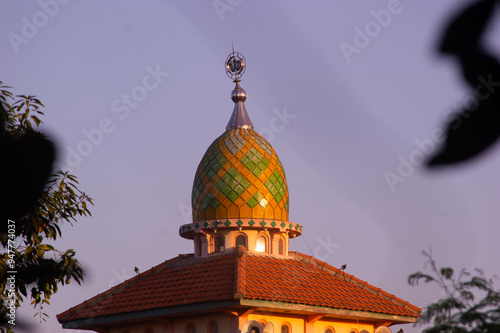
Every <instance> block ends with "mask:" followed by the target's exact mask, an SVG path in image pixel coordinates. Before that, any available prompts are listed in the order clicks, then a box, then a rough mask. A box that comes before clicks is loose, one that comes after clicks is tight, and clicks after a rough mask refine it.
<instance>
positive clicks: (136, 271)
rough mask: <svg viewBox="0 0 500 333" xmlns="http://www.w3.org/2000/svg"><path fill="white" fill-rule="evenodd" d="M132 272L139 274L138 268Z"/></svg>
mask: <svg viewBox="0 0 500 333" xmlns="http://www.w3.org/2000/svg"><path fill="white" fill-rule="evenodd" d="M134 272H135V274H139V268H137V266H136V267H134Z"/></svg>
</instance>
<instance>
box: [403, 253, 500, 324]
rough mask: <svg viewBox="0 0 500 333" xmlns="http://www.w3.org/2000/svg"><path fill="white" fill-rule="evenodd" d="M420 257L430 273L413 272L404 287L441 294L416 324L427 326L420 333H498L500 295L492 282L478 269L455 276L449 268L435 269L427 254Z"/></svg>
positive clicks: (430, 257)
mask: <svg viewBox="0 0 500 333" xmlns="http://www.w3.org/2000/svg"><path fill="white" fill-rule="evenodd" d="M423 254H424V255H425V256H426V257H427V259H428V265H429V266H430V273H429V274H427V273H423V272H416V273H414V274H412V275H410V276H409V278H408V283H409V284H411V285H412V286H417V285H418V283H419V282H421V281H423V282H424V283H434V284H437V285H438V286H440V287H441V289H442V290H443V292H444V296H443V297H442V298H441V299H439V300H437V301H434V302H433V303H431V304H429V305H428V306H427V307H426V308H425V309H424V311H423V312H422V318H420V320H419V323H418V324H419V325H425V326H427V328H425V329H424V330H423V333H498V332H500V291H499V290H495V288H494V285H493V279H492V278H487V277H486V275H485V273H484V272H483V270H481V269H476V271H475V275H472V274H471V273H469V272H467V271H466V270H465V269H462V270H461V271H460V272H459V273H458V275H457V274H455V272H454V271H453V269H452V268H449V267H442V268H438V267H437V266H436V262H435V261H434V259H433V258H432V256H431V255H430V254H429V253H427V252H425V251H424V252H423Z"/></svg>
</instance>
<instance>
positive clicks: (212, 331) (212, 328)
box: [208, 321, 219, 333]
mask: <svg viewBox="0 0 500 333" xmlns="http://www.w3.org/2000/svg"><path fill="white" fill-rule="evenodd" d="M208 333H219V325H218V324H217V322H216V321H211V322H209V323H208Z"/></svg>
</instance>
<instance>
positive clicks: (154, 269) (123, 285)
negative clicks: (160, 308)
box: [56, 255, 185, 321]
mask: <svg viewBox="0 0 500 333" xmlns="http://www.w3.org/2000/svg"><path fill="white" fill-rule="evenodd" d="M184 258H185V257H183V256H182V255H179V256H177V257H174V258H172V259H169V260H165V261H164V262H162V263H160V264H158V265H156V266H154V267H151V268H150V269H148V270H147V271H145V272H143V273H140V274H137V275H135V276H133V277H131V278H129V279H127V280H125V281H123V282H121V283H119V284H117V285H116V286H113V287H111V288H110V289H108V290H105V291H103V292H101V293H99V294H97V295H95V296H94V297H91V298H89V299H87V300H85V301H83V303H80V304H77V305H75V306H73V307H71V308H69V309H68V310H66V311H64V312H62V313H59V314H58V315H56V318H57V320H59V321H61V320H64V317H67V316H71V315H72V314H73V313H74V312H76V311H77V310H78V311H79V310H81V309H82V308H86V307H89V306H92V305H94V304H99V303H102V302H103V301H104V300H105V299H106V298H109V297H110V296H113V295H115V294H117V293H119V292H121V291H123V290H124V289H125V288H127V287H128V286H130V285H132V284H135V283H137V282H139V281H141V280H142V279H144V278H146V277H148V276H149V275H151V274H154V273H157V272H159V271H161V270H162V269H165V267H166V266H167V264H168V263H171V262H173V261H175V260H179V259H184ZM104 304H106V303H104ZM102 305H103V304H101V306H102Z"/></svg>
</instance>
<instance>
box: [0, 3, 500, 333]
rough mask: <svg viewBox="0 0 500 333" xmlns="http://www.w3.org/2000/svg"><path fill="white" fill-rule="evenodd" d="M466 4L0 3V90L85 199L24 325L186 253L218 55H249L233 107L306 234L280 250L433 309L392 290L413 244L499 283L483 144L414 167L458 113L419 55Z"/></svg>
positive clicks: (455, 79) (226, 104)
mask: <svg viewBox="0 0 500 333" xmlns="http://www.w3.org/2000/svg"><path fill="white" fill-rule="evenodd" d="M467 2H468V1H457V0H441V1H430V0H427V1H411V0H401V1H397V0H372V1H341V0H335V1H317V2H305V1H292V0H288V1H249V0H220V1H219V0H216V1H212V0H204V1H200V0H198V1H106V2H103V1H76V0H73V1H69V0H64V1H63V0H59V1H57V2H56V0H41V1H2V2H1V3H0V38H1V42H0V59H1V61H2V66H1V68H0V80H1V81H3V82H4V84H7V85H10V86H13V87H14V89H13V91H14V93H16V94H34V95H37V96H38V97H39V98H40V99H41V100H42V101H43V103H44V104H45V106H46V109H45V113H46V116H45V117H44V118H43V120H44V122H45V125H44V131H46V132H47V133H49V134H50V135H51V136H52V137H53V138H54V139H55V140H56V142H57V144H58V147H59V157H58V161H59V163H60V164H59V165H60V166H61V167H62V168H63V169H68V168H71V169H72V173H73V174H75V175H76V176H77V177H78V178H79V180H80V188H81V189H82V190H84V191H85V192H87V193H88V194H89V195H90V196H91V197H92V198H93V199H94V202H95V207H94V208H92V213H93V216H92V217H91V218H82V219H80V220H79V222H78V223H76V224H75V225H74V226H73V227H71V226H69V225H68V226H65V227H64V228H63V237H62V239H61V240H59V241H57V242H56V244H55V245H56V247H57V248H59V249H67V248H73V249H75V250H76V251H77V256H78V258H79V259H80V261H81V262H82V264H83V265H84V266H85V268H86V269H87V278H86V281H85V284H84V285H83V286H82V287H78V286H77V285H73V284H71V285H69V286H66V287H63V288H61V289H60V290H59V292H58V293H57V294H56V295H55V296H54V297H53V298H52V305H51V306H50V307H47V308H46V309H45V310H46V312H47V313H48V314H49V315H50V318H49V319H48V321H47V323H45V324H44V325H43V326H42V327H41V328H37V329H36V331H37V332H41V333H49V332H50V333H56V332H61V331H62V329H61V326H60V325H59V324H58V323H57V321H56V318H55V315H56V314H57V313H60V312H62V311H64V310H66V309H68V308H69V307H71V306H74V305H76V304H78V303H80V302H82V301H84V300H85V299H87V298H89V297H92V296H94V295H96V294H97V293H98V292H100V291H103V290H105V289H108V288H109V287H111V286H113V285H116V284H117V283H118V282H121V281H123V280H124V279H126V278H129V277H132V276H133V275H134V267H135V266H137V267H138V268H139V269H140V270H141V271H145V270H147V269H149V268H150V267H152V266H153V265H156V264H158V263H160V262H162V261H164V260H167V259H170V258H172V257H175V256H177V255H178V254H179V253H191V252H192V251H193V245H192V242H191V241H188V240H185V239H183V238H181V237H180V236H179V235H178V228H179V226H180V225H182V224H184V223H188V222H190V215H189V212H188V210H189V207H190V196H191V187H192V182H193V178H194V174H195V170H196V168H197V166H198V163H199V161H200V160H201V158H202V156H203V154H204V152H205V150H206V149H207V148H208V146H209V145H210V143H211V142H212V141H213V140H214V139H215V138H216V137H218V136H219V135H220V134H222V133H223V131H224V129H225V125H226V123H227V121H228V119H229V117H230V115H231V112H232V109H233V103H232V101H231V99H230V93H231V91H232V89H233V86H234V84H233V83H232V82H231V80H230V79H229V78H227V77H226V75H225V72H224V60H225V59H226V57H227V55H228V54H229V53H230V51H231V42H232V41H234V43H235V49H236V50H237V51H239V52H241V53H242V54H243V55H244V56H245V57H246V60H247V70H246V73H245V75H244V77H243V79H242V82H241V86H242V87H243V88H244V89H245V90H246V92H247V94H248V99H247V101H246V103H245V104H246V107H247V110H248V112H249V115H250V117H251V119H252V121H253V123H254V125H255V129H256V130H257V131H258V132H259V133H261V134H262V135H264V136H265V137H266V138H268V140H270V141H271V143H272V145H273V146H274V148H275V150H276V151H277V153H278V155H279V156H280V159H281V161H282V162H283V165H284V167H285V171H286V176H287V181H288V185H289V191H290V220H291V221H293V222H297V223H300V224H302V225H303V226H304V228H303V235H302V237H299V238H297V239H294V240H292V241H291V244H290V248H291V250H297V251H300V252H302V253H305V254H313V255H315V256H316V257H317V258H318V259H320V260H324V261H327V262H328V263H329V264H331V265H334V266H336V267H339V266H341V265H343V264H347V269H346V272H348V273H350V274H354V275H355V276H357V277H358V278H360V279H363V280H366V281H368V282H369V283H370V284H372V285H375V286H377V287H381V288H383V289H385V290H386V291H388V292H390V293H393V294H396V295H397V296H398V297H400V298H403V299H405V300H408V301H410V302H412V303H413V304H415V305H417V306H420V307H423V306H425V305H426V304H428V303H429V302H430V301H432V300H435V299H436V298H438V297H440V296H441V293H440V291H439V290H438V289H436V288H431V287H430V286H429V287H427V286H423V287H419V288H414V287H411V286H409V285H408V284H407V277H408V275H409V274H411V273H413V272H415V271H417V270H421V269H423V268H424V262H425V258H424V257H423V256H422V255H421V251H422V250H429V249H431V248H432V251H433V254H434V258H435V259H436V260H437V261H438V264H440V265H448V266H452V267H454V268H456V269H460V268H462V267H466V268H468V269H474V268H475V267H481V268H484V269H485V270H486V271H487V272H488V273H489V274H500V268H499V267H500V266H499V262H498V261H499V259H498V253H499V252H500V242H499V241H498V235H499V234H500V226H499V224H498V218H499V216H500V205H499V203H498V202H499V201H498V200H499V197H500V187H499V186H498V182H499V176H498V165H499V164H500V151H498V145H497V146H495V147H493V148H492V149H491V150H490V151H488V152H487V154H484V155H483V156H481V158H479V159H477V160H475V161H473V162H472V163H467V164H466V165H463V166H460V167H455V168H451V169H446V170H443V171H439V172H429V171H427V170H425V169H424V168H423V167H421V166H420V165H419V163H420V161H421V159H422V155H423V153H426V154H428V153H429V152H430V149H431V148H432V146H433V145H434V144H435V140H434V139H433V133H434V132H435V131H436V130H439V129H440V128H442V126H443V121H444V120H443V119H444V118H446V116H447V115H449V114H450V112H452V110H453V109H454V108H455V106H456V105H462V104H463V103H465V102H466V101H467V100H468V99H470V94H471V92H470V91H469V88H468V87H467V85H465V84H464V83H463V81H462V80H461V77H460V74H459V71H458V69H457V66H456V63H454V62H453V61H452V60H451V59H447V58H443V57H441V56H439V55H438V54H436V52H435V51H434V49H435V45H436V44H437V41H438V36H439V33H440V29H441V28H442V25H443V23H444V21H445V20H446V19H447V18H448V17H449V16H450V15H451V14H452V13H454V12H456V10H457V9H458V8H460V6H462V5H463V4H465V3H467ZM216 7H217V9H216ZM499 36H500V25H498V24H494V25H492V27H491V30H490V31H489V38H488V41H487V42H488V44H490V47H491V48H493V49H495V50H497V51H498V52H499V53H500V44H499V43H498V37H499ZM495 38H496V39H497V42H496V44H495V41H494V39H495ZM127 96H129V97H127ZM127 98H128V99H127ZM2 162H3V161H2ZM388 173H391V174H393V175H398V177H400V178H398V179H399V180H403V181H400V182H395V183H394V182H393V183H391V182H388V181H387V179H386V176H387V175H388ZM306 241H307V243H308V244H309V246H308V245H307V244H306ZM23 307H24V308H25V309H24V310H23V311H21V313H20V315H23V316H24V318H27V319H29V318H30V317H31V316H32V314H33V312H34V310H32V309H30V308H29V302H26V304H24V306H23ZM33 320H34V319H33ZM35 321H36V320H35ZM393 331H396V330H393ZM418 331H420V330H419V329H415V328H413V327H412V326H411V325H406V326H405V332H418ZM68 332H69V331H68ZM75 332H76V331H75Z"/></svg>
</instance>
